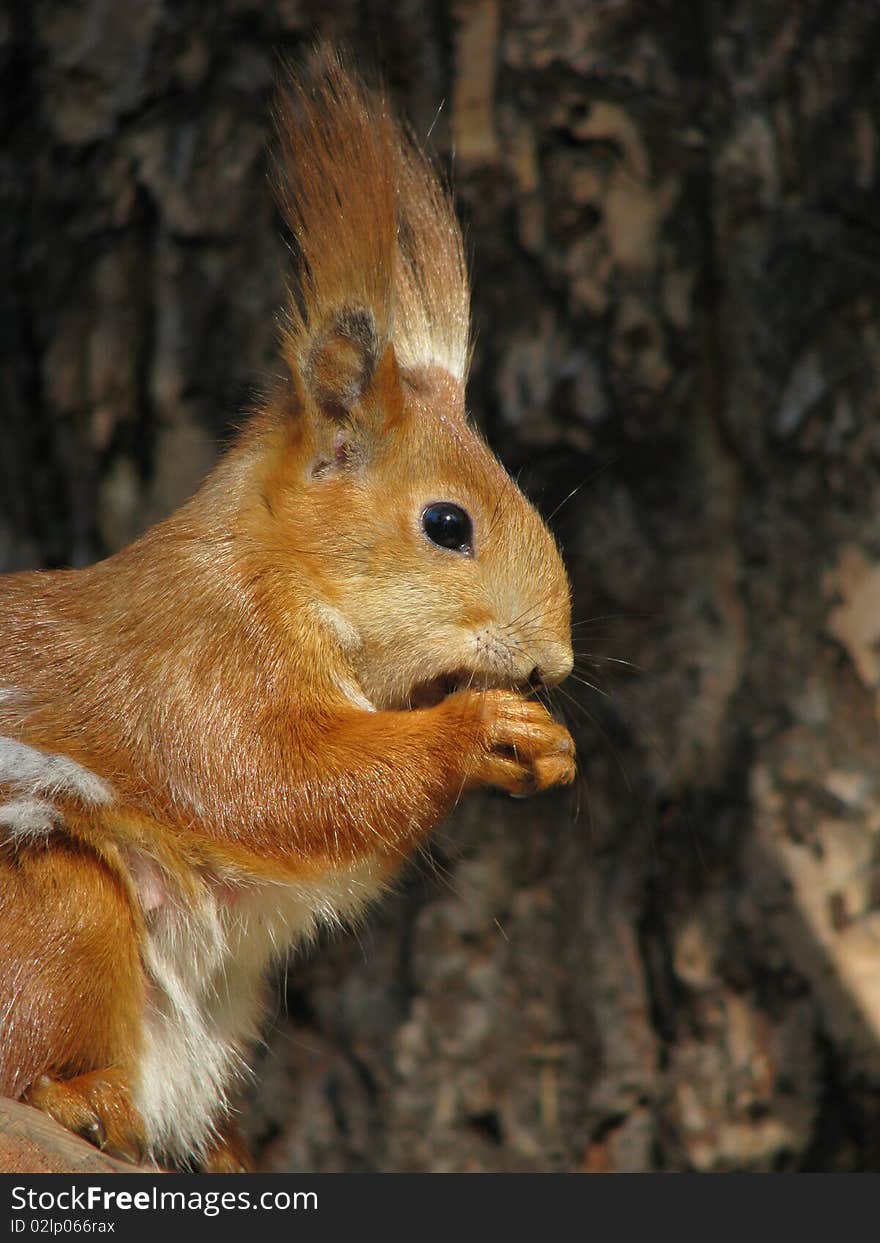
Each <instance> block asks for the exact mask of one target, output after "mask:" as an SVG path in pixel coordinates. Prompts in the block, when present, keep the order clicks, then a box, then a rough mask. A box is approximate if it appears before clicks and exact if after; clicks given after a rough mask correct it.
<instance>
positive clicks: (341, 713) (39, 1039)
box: [0, 51, 575, 1170]
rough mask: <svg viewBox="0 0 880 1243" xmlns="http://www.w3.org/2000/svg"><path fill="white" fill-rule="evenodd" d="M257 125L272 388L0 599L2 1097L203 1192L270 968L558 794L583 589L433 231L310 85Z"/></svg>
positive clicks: (408, 148) (453, 250) (3, 590)
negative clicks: (477, 391) (273, 176)
mask: <svg viewBox="0 0 880 1243" xmlns="http://www.w3.org/2000/svg"><path fill="white" fill-rule="evenodd" d="M278 121H279V130H280V132H279V137H280V151H281V158H280V164H279V168H278V178H277V181H278V192H279V200H280V205H281V208H282V211H283V213H284V216H285V220H286V223H287V227H288V228H289V230H290V232H291V233H292V235H293V237H294V240H295V243H296V245H295V246H294V248H293V249H294V251H295V254H296V255H297V257H298V261H299V264H300V270H299V271H298V273H297V284H296V293H295V295H294V296H292V298H291V300H290V303H289V305H288V306H287V308H286V311H285V315H284V318H283V320H282V327H281V340H280V359H279V368H278V375H277V377H276V379H275V381H274V382H273V384H272V386H271V388H270V389H269V391H268V392H267V393H266V395H265V397H264V399H263V400H262V401H261V403H260V404H259V407H258V408H257V409H256V410H254V411H253V413H252V414H251V416H250V417H249V419H248V421H247V423H246V424H245V426H244V428H243V429H242V431H241V432H240V434H239V435H238V437H237V439H236V440H235V442H234V443H233V444H232V446H231V447H230V448H229V449H228V451H227V452H226V453H225V454H224V455H223V457H222V458H221V459H220V461H219V462H218V464H217V465H216V467H215V468H214V470H213V471H212V472H211V474H210V475H209V476H208V478H207V479H206V480H205V482H204V484H203V485H202V487H201V488H200V490H199V491H198V492H197V493H196V495H195V496H194V497H193V498H192V499H191V500H190V501H189V502H187V504H186V505H184V506H183V507H182V508H181V509H180V510H178V511H177V513H175V514H172V515H171V517H170V518H168V519H167V520H166V521H165V522H163V523H161V524H159V525H158V526H156V527H153V528H152V529H151V530H149V531H147V532H146V533H145V534H144V535H143V536H142V537H141V538H140V539H138V540H137V541H135V542H134V543H133V544H131V545H129V546H128V547H127V548H124V549H122V550H121V551H119V552H118V553H116V554H114V555H113V556H112V557H109V558H108V559H107V560H105V561H102V562H99V563H97V564H96V565H93V566H89V567H87V568H85V569H81V570H70V571H67V570H65V571H52V572H48V573H39V572H29V573H24V574H16V575H10V576H6V577H2V578H0V638H2V650H3V664H2V667H0V927H2V928H3V929H4V936H3V937H2V938H0V1091H3V1092H5V1093H7V1094H10V1095H13V1096H20V1097H23V1098H24V1099H26V1100H28V1101H30V1102H31V1103H32V1104H34V1105H35V1106H37V1107H39V1108H41V1109H44V1110H46V1111H47V1112H49V1113H51V1114H52V1115H53V1116H54V1117H56V1118H57V1119H58V1120H59V1121H60V1122H62V1124H63V1125H65V1126H67V1127H69V1128H70V1129H71V1130H74V1131H78V1132H79V1133H81V1134H84V1135H86V1136H87V1137H88V1138H90V1139H92V1140H93V1142H95V1143H98V1144H99V1145H101V1146H102V1147H105V1148H106V1149H107V1150H108V1151H115V1152H119V1153H122V1154H124V1155H126V1156H129V1157H131V1158H132V1159H135V1160H136V1159H137V1158H138V1157H139V1156H142V1155H151V1156H152V1157H154V1158H155V1159H156V1160H160V1161H168V1162H171V1163H173V1164H175V1165H177V1166H182V1167H187V1166H192V1165H194V1164H195V1165H200V1166H201V1167H202V1168H204V1169H208V1170H210V1169H228V1168H230V1163H234V1162H235V1161H237V1160H238V1157H236V1156H235V1153H236V1152H237V1151H238V1147H237V1144H236V1143H235V1142H234V1141H233V1140H231V1139H230V1137H229V1135H228V1124H229V1121H230V1117H229V1115H230V1112H231V1110H232V1098H233V1096H234V1094H235V1091H236V1088H237V1086H239V1085H240V1083H241V1080H242V1078H243V1076H244V1075H245V1074H246V1073H247V1072H246V1067H247V1060H246V1059H247V1049H248V1046H249V1044H250V1043H251V1041H252V1040H253V1039H254V1037H255V1036H256V1035H257V1031H258V1027H259V1021H260V1017H261V1014H262V1008H263V1003H262V992H263V980H264V977H265V974H266V970H267V968H268V966H269V964H270V962H271V960H272V959H273V957H276V956H277V955H280V954H282V953H284V952H285V951H286V950H287V949H289V948H290V947H291V946H292V945H296V944H300V943H302V942H305V941H308V940H309V939H310V938H312V937H313V936H314V934H315V932H316V930H317V929H318V928H319V927H320V926H322V925H331V926H333V925H338V924H340V923H344V922H348V921H350V920H352V919H356V918H357V917H358V916H359V915H360V914H361V912H362V911H363V909H364V907H365V906H366V905H367V903H368V902H369V901H370V900H371V899H372V898H374V897H376V896H377V895H378V894H380V893H381V892H382V890H383V889H384V888H385V887H386V886H387V885H388V884H389V883H390V882H391V881H392V880H393V878H394V876H395V874H396V873H397V872H398V870H399V869H400V867H401V865H402V864H403V863H404V861H405V860H406V858H407V857H408V856H409V855H410V854H411V853H412V851H413V850H414V849H415V848H416V847H417V845H418V844H419V843H420V842H421V841H423V840H424V838H425V836H426V835H427V834H428V833H430V831H431V830H432V829H433V828H434V827H435V826H436V825H437V824H438V823H439V822H440V821H441V820H442V819H443V818H444V817H445V816H446V815H447V814H448V813H449V812H450V810H451V809H452V808H453V807H454V805H455V804H456V802H457V801H458V800H459V798H461V797H462V796H463V795H465V794H467V793H468V792H469V791H471V790H474V789H478V788H484V787H489V786H491V787H494V788H496V789H500V790H504V791H507V792H508V793H510V794H512V795H517V796H521V795H524V794H531V793H536V792H539V791H542V790H548V789H551V788H553V787H556V786H564V785H567V784H568V783H570V782H571V781H572V780H573V779H574V776H575V756H574V744H573V742H572V739H571V737H570V735H569V733H568V731H567V730H566V729H565V727H564V726H563V725H562V724H560V723H559V722H557V721H556V720H554V719H553V717H552V715H551V714H550V712H549V711H548V709H547V707H546V706H545V704H544V703H543V702H542V701H541V698H540V697H541V696H542V695H543V694H544V692H545V691H546V690H547V689H548V688H551V687H553V686H554V685H556V684H557V683H559V682H561V681H562V680H563V679H564V678H565V677H566V676H567V675H568V673H569V672H570V671H571V667H572V649H571V626H570V591H569V584H568V578H567V575H566V572H565V568H564V566H563V563H562V560H561V557H560V555H559V552H558V550H557V548H556V545H555V542H554V540H553V538H552V536H551V534H550V532H549V531H548V530H547V528H546V526H545V524H544V522H543V521H542V519H541V518H540V516H539V515H538V513H537V512H536V510H535V509H534V508H533V507H532V506H531V505H530V504H529V503H528V501H527V500H526V498H525V497H524V496H523V495H522V493H521V492H520V491H519V489H518V488H517V487H516V485H515V483H514V482H513V480H512V479H511V478H510V477H509V476H508V475H507V473H506V472H505V471H504V469H503V468H502V467H501V465H500V464H499V462H498V461H497V460H496V459H495V457H494V456H493V454H492V453H491V452H490V450H489V449H488V447H487V446H486V444H485V443H484V442H483V440H482V439H481V437H480V436H479V435H478V433H477V432H476V431H475V429H474V428H473V427H472V426H471V425H470V423H469V422H468V419H467V414H466V408H465V396H464V386H465V379H466V370H467V361H468V356H469V343H468V298H469V293H468V285H467V274H466V269H465V263H464V256H463V245H462V239H461V233H460V230H459V227H458V224H457V222H456V218H455V214H454V211H453V209H452V206H451V203H450V201H449V198H448V195H447V194H446V192H445V190H444V189H443V187H442V186H441V184H440V182H439V180H438V178H437V176H436V174H435V173H434V171H433V169H432V168H431V165H430V164H429V162H428V161H427V159H426V157H425V156H424V155H423V153H422V152H421V150H420V149H419V148H418V147H417V146H416V145H415V143H414V142H413V140H412V139H411V138H409V137H408V136H407V134H406V133H405V131H404V130H402V129H401V128H400V127H399V126H397V125H396V124H395V122H394V121H393V119H392V117H391V113H390V110H389V109H388V106H387V104H386V102H385V101H384V100H383V99H382V98H381V97H378V96H376V95H374V94H372V93H370V92H369V91H367V90H366V88H364V87H363V86H362V85H361V84H360V83H359V82H358V81H357V80H356V79H355V78H353V77H352V76H351V75H349V74H347V73H346V72H345V71H344V70H343V69H342V67H341V66H340V64H339V62H338V60H337V59H336V58H335V57H334V56H333V55H332V54H330V53H328V52H326V51H324V52H319V53H317V54H316V56H315V57H314V58H313V60H312V62H311V63H310V65H309V66H307V68H306V69H305V70H304V72H303V76H302V80H301V81H299V82H296V83H293V84H292V85H291V86H290V87H289V89H288V90H287V92H286V93H284V94H283V95H282V97H281V99H280V102H279V105H278ZM328 203H333V204H335V207H336V209H335V210H332V211H328V209H327V204H328Z"/></svg>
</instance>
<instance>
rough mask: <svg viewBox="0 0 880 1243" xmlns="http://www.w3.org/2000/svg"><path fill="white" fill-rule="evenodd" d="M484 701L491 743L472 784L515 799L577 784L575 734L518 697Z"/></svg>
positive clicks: (500, 694) (489, 695) (499, 694)
mask: <svg viewBox="0 0 880 1243" xmlns="http://www.w3.org/2000/svg"><path fill="white" fill-rule="evenodd" d="M481 698H482V700H483V707H484V710H485V711H486V712H487V716H488V740H487V748H486V751H485V752H484V754H483V756H482V758H481V759H480V761H479V762H478V764H477V767H476V769H475V771H474V772H473V773H472V775H471V783H472V784H474V785H490V786H498V787H499V788H500V789H502V790H506V791H507V792H508V794H512V795H513V796H514V797H515V798H527V797H528V796H529V795H531V794H537V793H539V792H540V791H541V790H549V789H550V788H551V787H552V786H557V785H569V784H570V783H571V782H572V781H573V780H574V777H575V772H576V766H575V749H574V742H573V740H572V737H571V734H569V732H568V730H567V729H566V728H565V726H564V725H560V723H559V722H558V721H555V720H554V719H553V717H552V716H551V715H550V713H549V712H548V711H547V709H546V708H545V707H544V706H543V704H540V703H537V702H536V701H535V700H533V699H523V697H522V696H521V695H518V694H516V693H515V692H514V691H485V692H483V694H482V695H481Z"/></svg>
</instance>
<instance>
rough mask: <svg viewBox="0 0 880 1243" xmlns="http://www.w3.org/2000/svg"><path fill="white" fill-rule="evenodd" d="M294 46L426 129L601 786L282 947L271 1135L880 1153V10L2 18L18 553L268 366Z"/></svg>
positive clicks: (69, 557) (249, 1)
mask: <svg viewBox="0 0 880 1243" xmlns="http://www.w3.org/2000/svg"><path fill="white" fill-rule="evenodd" d="M317 33H320V34H323V35H325V36H327V37H330V38H331V39H334V40H339V41H344V42H345V43H347V44H348V45H349V46H350V47H351V48H353V49H354V51H355V54H356V56H358V57H361V58H364V59H369V60H374V59H375V57H376V54H377V49H378V51H379V54H380V57H379V58H380V61H381V64H382V68H383V69H384V71H385V73H386V75H387V77H388V80H389V82H390V84H391V88H392V92H393V94H394V96H395V97H396V99H397V101H398V104H399V106H400V108H401V110H402V111H403V112H405V113H406V114H407V115H408V116H409V117H410V118H411V119H412V121H413V123H414V126H415V128H416V131H417V132H418V133H420V134H422V135H425V134H427V133H428V131H429V130H430V131H431V141H432V143H433V145H434V146H435V147H436V148H437V149H439V151H440V152H441V154H442V155H444V157H445V158H446V159H447V160H448V159H449V158H450V156H453V157H454V158H453V159H452V165H453V180H454V183H455V186H456V190H457V194H458V198H459V202H460V207H461V213H462V216H463V219H464V220H465V222H466V224H467V230H468V237H469V242H470V247H471V249H472V252H473V256H474V258H473V275H474V285H475V304H474V305H475V315H474V318H475V328H476V351H475V359H474V370H473V375H472V380H471V384H470V388H469V398H470V405H471V409H472V412H473V415H474V417H475V419H476V420H477V421H478V422H479V423H480V424H481V425H482V426H483V427H484V429H485V430H486V433H487V435H488V436H489V439H490V440H491V442H492V443H493V445H494V446H495V447H496V448H497V450H498V451H499V453H500V455H501V456H502V458H503V459H504V460H505V462H506V463H507V465H508V466H509V467H510V468H511V469H512V470H514V471H517V470H522V482H523V484H524V486H526V487H527V488H528V489H529V490H530V491H531V493H532V494H533V495H534V496H535V498H536V500H537V503H538V504H539V505H540V506H541V507H542V508H543V510H544V512H545V513H547V514H548V515H550V514H553V515H554V516H553V524H554V526H555V527H556V528H557V530H558V531H559V534H560V538H561V540H562V543H563V545H564V549H565V553H566V557H567V560H568V563H569V566H570V569H571V573H572V578H573V582H574V592H575V606H576V607H575V616H576V619H577V621H578V628H577V631H576V633H577V642H578V646H579V649H580V652H581V660H580V674H579V677H581V678H583V679H584V681H577V682H573V683H572V684H571V685H570V686H569V687H567V688H566V689H565V692H564V693H562V694H561V696H560V701H559V708H560V711H561V712H563V713H565V714H566V715H568V716H570V718H571V721H572V726H573V728H574V730H575V732H576V734H577V740H578V745H579V754H580V760H581V768H582V776H581V780H580V783H579V787H578V789H577V791H576V794H575V795H574V796H573V797H569V796H568V795H558V796H553V797H549V798H545V799H543V800H539V801H536V802H534V803H527V804H513V803H511V802H510V801H509V800H507V799H505V798H502V797H493V796H486V797H484V798H475V799H472V800H471V801H470V803H469V804H468V805H467V806H466V807H464V808H463V809H462V810H461V812H460V814H458V815H457V816H456V817H455V818H454V820H453V821H451V822H450V823H449V824H447V825H446V826H444V828H443V829H442V831H441V832H439V833H438V834H437V835H436V837H435V839H434V841H433V843H432V846H431V848H430V850H429V851H426V852H425V853H424V854H423V855H422V856H421V857H420V858H419V859H417V860H416V861H415V862H414V864H413V866H412V868H411V869H410V872H409V874H408V876H407V877H406V879H405V880H404V881H403V882H402V884H401V886H400V889H399V892H398V893H397V895H396V896H395V897H393V898H391V899H390V900H388V901H387V902H386V903H385V904H384V905H383V906H382V907H381V908H380V909H379V910H377V911H376V912H375V913H374V915H373V916H372V918H371V919H370V920H369V921H368V922H367V923H366V924H365V925H364V926H363V927H362V928H360V929H358V930H357V931H356V932H352V933H349V934H347V935H345V936H338V937H334V938H332V939H329V938H328V942H327V944H326V945H324V946H322V947H320V948H319V950H318V951H316V952H315V953H314V954H312V955H310V956H309V957H308V959H307V960H299V959H298V960H296V961H293V962H292V963H290V964H289V966H288V967H287V969H286V970H285V971H284V972H283V973H282V975H281V977H280V979H279V984H278V995H279V1003H278V1009H277V1015H276V1017H275V1020H274V1022H273V1024H272V1028H271V1031H270V1033H269V1034H268V1038H267V1044H266V1046H265V1048H264V1049H262V1050H261V1051H260V1052H259V1054H258V1056H257V1079H256V1082H255V1085H254V1087H253V1090H252V1092H251V1097H252V1099H251V1101H250V1115H249V1116H250V1119H251V1121H250V1126H251V1131H252V1136H253V1138H254V1140H255V1143H256V1145H257V1147H258V1150H259V1152H260V1154H261V1161H262V1165H263V1167H264V1168H266V1169H272V1170H281V1169H298V1170H315V1171H320V1170H524V1171H525V1170H584V1171H599V1170H671V1169H675V1170H682V1169H696V1170H729V1169H738V1170H771V1169H876V1168H878V1167H880V954H878V949H880V867H878V859H880V813H878V806H880V803H878V797H877V795H878V780H880V777H878V764H877V741H878V715H880V658H878V655H877V651H878V648H877V644H878V642H880V487H878V483H880V431H878V428H880V417H878V416H880V409H878V400H880V399H878V394H880V315H878V301H880V295H878V273H880V233H878V231H877V220H878V211H877V209H878V154H880V153H878V134H877V128H876V121H877V117H878V115H880V79H878V75H877V72H876V66H877V64H878V61H880V14H878V11H877V9H876V6H874V5H869V4H865V3H860V2H859V0H841V2H840V3H837V4H834V5H832V4H828V3H822V2H821V0H801V2H799V3H794V2H792V0H771V2H769V3H768V2H766V0H762V2H759V0H733V2H732V3H722V2H721V0H692V2H689V3H679V4H674V5H673V4H671V3H656V4H652V5H642V4H639V3H637V0H583V2H581V3H575V0H540V3H538V2H537V0H507V2H505V0H448V2H443V0H433V3H426V4H423V5H411V4H409V3H407V2H406V0H392V2H390V3H384V4H380V3H378V0H373V2H371V3H368V4H355V3H353V0H333V3H330V4H327V3H324V4H322V5H318V4H316V3H314V2H313V0H299V2H297V0H264V2H263V3H259V2H258V0H223V2H221V3H217V4H215V5H210V6H204V5H197V4H195V3H192V2H189V0H183V2H182V0H174V2H172V0H140V2H138V3H135V0H127V2H126V3H116V4H109V3H107V2H106V0H77V2H75V3H72V2H71V0H46V3H44V4H41V5H39V6H30V5H27V4H23V3H22V4H20V5H18V6H15V7H14V8H12V9H9V10H7V12H6V13H5V15H4V16H2V17H0V56H2V63H3V67H4V72H5V77H6V81H7V89H6V91H5V92H4V96H3V98H4V104H3V109H4V111H3V115H2V119H0V124H2V132H3V146H2V151H0V256H2V258H0V262H2V271H3V272H4V274H5V275H6V279H5V280H4V281H3V282H2V283H0V308H2V311H0V314H2V332H0V351H2V355H3V358H2V390H0V391H2V398H0V400H2V413H0V562H2V563H3V568H6V569H15V568H20V567H24V566H30V565H37V564H41V565H50V566H57V565H62V564H82V563H84V562H87V561H89V560H91V559H93V558H94V557H96V556H100V555H102V554H104V553H106V552H107V551H110V550H112V549H114V548H116V547H118V546H119V545H120V544H121V543H123V542H125V541H127V540H128V539H130V538H131V537H132V536H133V535H134V534H136V533H137V532H138V531H139V530H141V529H143V527H144V526H146V525H147V524H148V523H150V522H152V521H154V520H155V519H157V518H159V517H161V516H162V515H164V514H165V513H166V512H168V510H169V509H170V508H171V507H172V506H173V505H175V504H177V503H178V502H180V501H181V500H182V499H184V497H185V496H186V495H187V494H188V493H189V492H190V491H191V490H192V489H193V488H194V487H195V486H196V485H197V483H198V481H199V479H200V477H201V476H202V475H203V474H204V472H205V471H206V470H207V469H208V468H209V467H210V464H211V462H212V461H213V460H214V457H215V454H216V452H217V450H218V447H219V445H220V442H221V440H222V438H223V437H224V436H225V435H226V434H227V433H228V432H229V430H230V429H231V428H232V427H233V426H234V425H235V424H236V423H238V422H240V420H241V418H242V416H243V412H244V411H246V409H247V404H248V400H249V394H251V393H252V392H253V391H254V390H255V388H257V387H258V386H259V384H260V379H261V376H264V375H266V374H267V373H268V372H269V371H271V369H272V366H273V361H272V360H273V348H274V339H275V321H274V315H275V312H276V310H277V308H278V307H279V305H280V302H281V298H282V292H283V282H284V274H285V255H284V251H283V248H282V246H281V243H280V233H279V229H278V226H277V221H276V218H275V213H274V209H273V206H272V200H271V194H270V190H269V186H268V181H267V176H266V168H267V164H266V159H267V157H266V134H267V117H268V101H269V97H270V94H271V86H272V81H273V76H274V73H275V67H276V63H277V62H276V57H277V55H278V53H279V52H281V53H293V54H296V53H297V52H299V51H300V50H301V49H303V48H304V47H305V46H307V44H308V43H309V42H310V41H311V40H312V39H313V37H314V36H315V34H317ZM441 105H442V107H441ZM619 662H624V663H619ZM627 662H628V663H627Z"/></svg>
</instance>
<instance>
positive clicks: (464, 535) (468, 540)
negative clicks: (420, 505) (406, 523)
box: [422, 501, 474, 553]
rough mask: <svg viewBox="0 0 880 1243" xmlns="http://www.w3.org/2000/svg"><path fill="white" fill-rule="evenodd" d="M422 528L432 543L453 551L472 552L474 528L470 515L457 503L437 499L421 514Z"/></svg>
mask: <svg viewBox="0 0 880 1243" xmlns="http://www.w3.org/2000/svg"><path fill="white" fill-rule="evenodd" d="M422 530H423V531H424V532H425V534H426V535H427V537H428V539H429V540H430V541H431V543H432V544H437V545H439V547H440V548H450V549H451V550H452V551H453V552H464V553H471V552H473V536H474V528H473V523H472V522H471V520H470V517H469V516H468V515H467V514H466V513H465V511H464V510H463V509H462V508H461V506H459V505H453V504H451V503H450V502H449V501H438V503H437V504H436V505H429V506H428V508H427V509H426V510H425V511H424V513H423V514H422Z"/></svg>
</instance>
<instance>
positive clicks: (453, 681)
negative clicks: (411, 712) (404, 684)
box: [407, 669, 479, 708]
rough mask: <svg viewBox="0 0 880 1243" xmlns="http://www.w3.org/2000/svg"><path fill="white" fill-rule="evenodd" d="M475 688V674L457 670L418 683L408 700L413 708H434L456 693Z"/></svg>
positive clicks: (412, 689) (411, 690)
mask: <svg viewBox="0 0 880 1243" xmlns="http://www.w3.org/2000/svg"><path fill="white" fill-rule="evenodd" d="M475 686H476V683H475V681H474V674H473V673H469V672H468V671H467V670H466V669H456V670H455V671H454V672H452V673H441V674H440V675H439V677H436V678H430V679H429V680H428V681H427V682H417V683H416V685H415V686H413V687H412V688H411V689H410V692H409V694H408V695H407V699H408V701H409V706H410V707H411V708H433V707H435V706H436V705H437V704H439V703H442V702H443V700H444V699H446V698H448V696H449V695H454V694H455V693H456V691H463V690H470V689H472V688H474V687H475ZM477 689H479V688H477Z"/></svg>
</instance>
